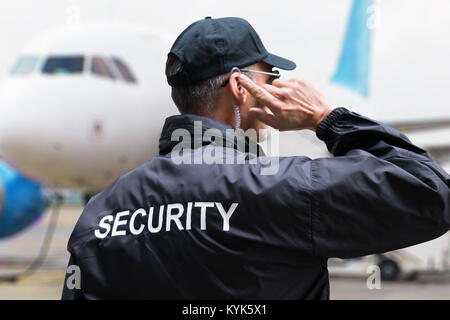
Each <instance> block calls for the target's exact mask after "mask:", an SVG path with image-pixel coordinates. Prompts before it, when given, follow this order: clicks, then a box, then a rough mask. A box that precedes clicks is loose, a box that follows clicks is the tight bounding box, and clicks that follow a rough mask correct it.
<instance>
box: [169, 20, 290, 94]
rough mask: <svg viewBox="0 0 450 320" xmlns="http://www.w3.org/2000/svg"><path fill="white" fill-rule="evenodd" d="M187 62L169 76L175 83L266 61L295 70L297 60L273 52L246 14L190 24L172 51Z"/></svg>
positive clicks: (174, 85) (181, 83)
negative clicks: (243, 17) (270, 51)
mask: <svg viewBox="0 0 450 320" xmlns="http://www.w3.org/2000/svg"><path fill="white" fill-rule="evenodd" d="M170 54H174V55H176V56H177V57H178V59H180V61H181V62H182V63H183V67H182V70H181V71H180V72H178V73H177V74H175V75H172V76H170V77H167V82H168V83H169V85H170V86H172V87H183V86H188V85H191V84H194V83H196V82H199V81H202V80H206V79H209V78H212V77H215V76H218V75H221V74H224V73H227V72H230V71H231V69H232V68H233V67H239V68H242V67H245V66H249V65H252V64H255V63H257V62H259V61H263V62H265V63H267V64H269V65H271V66H273V67H276V68H280V69H283V70H293V69H295V67H296V65H295V63H294V62H293V61H291V60H288V59H285V58H282V57H280V56H277V55H274V54H272V53H269V52H268V51H267V50H266V48H265V47H264V45H263V44H262V41H261V39H260V38H259V36H258V34H257V33H256V31H255V29H253V27H252V26H251V25H250V23H248V22H247V21H246V20H244V19H242V18H234V17H229V18H218V19H212V18H211V17H206V18H205V19H203V20H199V21H196V22H194V23H193V24H191V25H190V26H189V27H187V28H186V29H185V30H184V31H183V32H182V33H181V34H180V35H179V36H178V38H177V39H176V40H175V43H174V44H173V46H172V49H170V52H169V55H170Z"/></svg>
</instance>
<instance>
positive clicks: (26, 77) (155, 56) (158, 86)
mask: <svg viewBox="0 0 450 320" xmlns="http://www.w3.org/2000/svg"><path fill="white" fill-rule="evenodd" d="M168 45H169V44H168V43H165V42H164V39H163V38H161V36H159V35H157V34H151V33H148V32H146V31H144V30H139V29H133V28H129V27H124V26H120V27H119V26H106V25H97V26H77V27H69V28H65V29H59V30H57V31H53V32H50V33H47V34H45V35H44V36H42V37H40V38H38V39H37V40H36V41H34V42H33V43H32V44H31V45H30V46H29V47H27V48H26V49H25V50H24V51H23V52H22V53H21V54H20V55H19V58H18V59H17V62H16V63H15V65H14V66H13V68H12V69H11V71H10V73H9V75H8V76H7V77H6V79H5V80H4V82H3V83H2V85H1V86H0V90H1V91H0V153H1V154H2V155H3V157H4V158H5V160H7V161H8V162H9V163H11V164H12V165H13V166H14V167H15V168H17V169H18V170H19V171H20V172H22V173H23V174H25V175H27V176H29V177H32V178H33V179H35V180H36V181H40V182H43V183H45V185H47V186H48V187H50V188H68V189H72V190H80V191H85V192H97V191H99V190H101V189H103V188H104V187H106V186H107V185H109V184H110V183H111V182H112V181H113V180H114V179H115V178H116V177H117V176H118V175H120V174H122V173H124V172H126V171H128V170H130V169H132V168H134V167H136V166H138V165H140V164H142V163H143V162H144V161H146V160H148V159H149V158H151V157H152V156H153V155H155V154H156V153H157V150H158V137H159V134H160V130H161V127H162V124H163V122H164V119H165V117H166V116H168V115H169V114H173V113H174V112H175V111H176V109H172V108H171V107H172V105H171V104H170V103H168V102H169V99H170V92H169V90H168V86H167V84H166V80H165V77H164V62H165V57H166V54H167V51H168Z"/></svg>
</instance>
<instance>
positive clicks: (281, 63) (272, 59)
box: [263, 53, 297, 70]
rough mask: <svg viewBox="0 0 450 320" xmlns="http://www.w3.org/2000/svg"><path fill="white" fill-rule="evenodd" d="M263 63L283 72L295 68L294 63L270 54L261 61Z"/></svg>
mask: <svg viewBox="0 0 450 320" xmlns="http://www.w3.org/2000/svg"><path fill="white" fill-rule="evenodd" d="M263 61H264V62H265V63H267V64H270V65H271V66H273V67H276V68H280V69H283V70H294V69H295V67H297V65H296V64H295V62H294V61H291V60H288V59H285V58H282V57H280V56H277V55H274V54H272V53H269V55H268V56H267V57H266V58H265V59H263Z"/></svg>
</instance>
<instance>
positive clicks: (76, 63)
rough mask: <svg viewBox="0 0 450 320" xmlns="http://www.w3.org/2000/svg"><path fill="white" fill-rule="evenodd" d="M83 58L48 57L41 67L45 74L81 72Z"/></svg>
mask: <svg viewBox="0 0 450 320" xmlns="http://www.w3.org/2000/svg"><path fill="white" fill-rule="evenodd" d="M83 63H84V58H83V57H82V56H58V57H56V56H54V57H49V58H48V59H47V61H46V62H45V64H44V67H43V68H42V72H43V73H46V74H68V73H81V72H83Z"/></svg>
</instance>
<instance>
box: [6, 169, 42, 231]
mask: <svg viewBox="0 0 450 320" xmlns="http://www.w3.org/2000/svg"><path fill="white" fill-rule="evenodd" d="M47 206H48V201H47V198H46V196H45V194H44V188H43V186H42V185H41V184H39V183H37V182H35V181H33V180H31V179H29V178H27V177H25V176H23V175H22V174H20V173H19V172H17V171H16V170H14V169H13V168H11V167H10V166H9V165H7V164H6V163H5V162H0V239H2V238H6V237H9V236H11V235H13V234H16V233H18V232H20V231H22V230H24V229H26V228H28V227H29V226H30V225H31V224H33V222H35V221H36V220H37V219H38V218H39V217H41V216H42V214H43V213H44V211H45V209H46V208H47Z"/></svg>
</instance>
